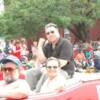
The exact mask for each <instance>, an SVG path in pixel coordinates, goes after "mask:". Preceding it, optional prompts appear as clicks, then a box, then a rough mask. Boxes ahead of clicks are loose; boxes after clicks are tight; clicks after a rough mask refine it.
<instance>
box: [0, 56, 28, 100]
mask: <svg viewBox="0 0 100 100" xmlns="http://www.w3.org/2000/svg"><path fill="white" fill-rule="evenodd" d="M0 63H1V64H2V72H3V80H2V81H0V98H7V99H9V100H11V99H13V100H15V99H20V100H22V98H26V97H27V96H28V94H29V92H30V87H29V85H28V84H27V82H26V81H25V80H21V79H19V71H18V70H19V66H20V61H19V59H18V58H17V57H15V56H12V55H9V56H7V57H5V58H4V59H2V60H1V61H0Z"/></svg>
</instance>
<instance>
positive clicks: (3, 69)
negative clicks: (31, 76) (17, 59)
mask: <svg viewBox="0 0 100 100" xmlns="http://www.w3.org/2000/svg"><path fill="white" fill-rule="evenodd" d="M14 70H15V69H14V68H2V71H4V72H6V71H9V72H12V71H14Z"/></svg>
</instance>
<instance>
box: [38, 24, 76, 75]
mask: <svg viewBox="0 0 100 100" xmlns="http://www.w3.org/2000/svg"><path fill="white" fill-rule="evenodd" d="M45 35H46V38H47V40H45V39H43V38H40V40H39V43H38V50H39V52H38V59H39V60H40V61H43V62H45V61H46V59H47V58H49V57H51V56H53V57H55V58H58V59H59V60H60V64H61V67H62V69H63V70H64V71H66V72H67V73H68V75H69V77H72V76H73V74H74V62H73V49H72V44H71V43H70V41H68V40H67V39H64V38H62V37H60V33H59V30H58V27H57V25H55V24H53V23H49V24H47V25H46V26H45Z"/></svg>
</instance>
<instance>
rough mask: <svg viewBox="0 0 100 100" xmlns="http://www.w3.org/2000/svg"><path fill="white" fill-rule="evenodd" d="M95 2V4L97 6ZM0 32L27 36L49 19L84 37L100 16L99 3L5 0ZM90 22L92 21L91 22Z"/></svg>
mask: <svg viewBox="0 0 100 100" xmlns="http://www.w3.org/2000/svg"><path fill="white" fill-rule="evenodd" d="M97 5H98V6H97ZM5 6H6V8H7V9H6V11H5V13H4V15H3V17H0V24H1V25H0V29H1V30H0V33H3V34H10V35H11V36H14V35H15V36H16V35H21V36H26V37H27V38H28V37H29V38H30V37H32V36H36V35H37V33H38V32H39V31H40V30H42V29H43V27H44V25H45V24H46V23H48V22H54V23H56V24H58V26H59V27H63V28H64V27H65V28H66V27H68V28H69V29H70V31H72V32H73V33H74V34H75V35H76V36H77V37H79V38H80V39H81V40H84V38H85V37H87V33H88V27H89V26H90V25H93V23H94V22H95V20H96V18H97V16H98V18H100V14H99V13H100V12H99V4H98V3H97V2H90V0H5ZM91 23H92V24H91Z"/></svg>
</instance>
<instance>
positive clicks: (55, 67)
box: [47, 66, 58, 69]
mask: <svg viewBox="0 0 100 100" xmlns="http://www.w3.org/2000/svg"><path fill="white" fill-rule="evenodd" d="M47 68H48V69H51V68H53V69H57V68H58V66H47Z"/></svg>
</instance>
